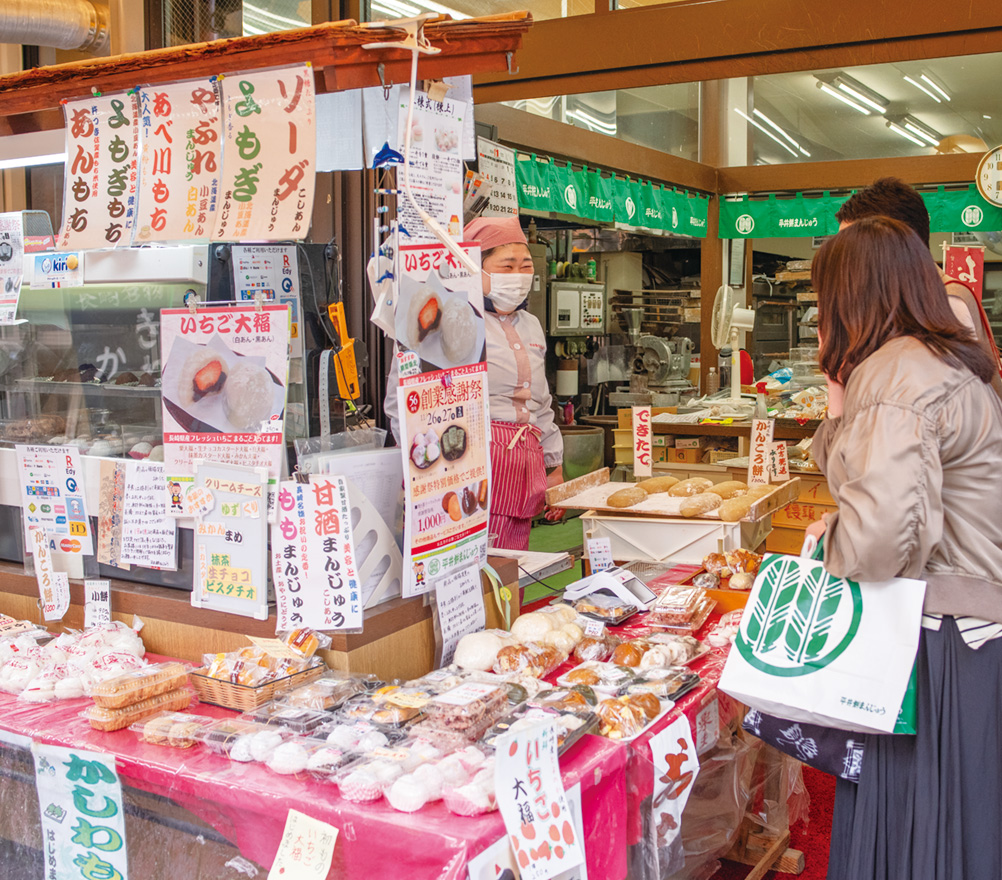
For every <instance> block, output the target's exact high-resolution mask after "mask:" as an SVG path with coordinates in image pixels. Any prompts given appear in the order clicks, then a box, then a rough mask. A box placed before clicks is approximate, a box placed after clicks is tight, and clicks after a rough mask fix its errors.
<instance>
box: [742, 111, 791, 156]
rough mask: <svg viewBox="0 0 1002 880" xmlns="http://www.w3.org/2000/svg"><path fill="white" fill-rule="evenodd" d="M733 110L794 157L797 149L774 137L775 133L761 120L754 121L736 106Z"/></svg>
mask: <svg viewBox="0 0 1002 880" xmlns="http://www.w3.org/2000/svg"><path fill="white" fill-rule="evenodd" d="M734 112H735V113H737V114H738V116H740V117H741V118H742V119H744V120H747V121H748V122H750V123H751V124H752V125H754V126H755V128H757V129H758V130H759V131H760V132H762V133H763V134H764V135H766V136H767V137H771V138H772V139H773V140H774V141H775V142H776V143H777V144H779V145H780V146H781V147H782V148H783V149H784V150H786V152H788V153H789V154H790V155H791V156H794V157H795V156H796V155H797V151H796V150H794V149H793V147H791V146H790V145H789V144H788V143H786V142H785V141H781V140H780V139H779V138H778V137H776V135H774V134H773V133H772V132H771V131H769V129H767V128H766V127H765V126H764V125H762V123H761V122H756V121H755V120H754V119H752V118H751V117H750V116H749V115H748V114H747V113H744V112H742V111H741V110H739V109H738V108H737V107H735V108H734Z"/></svg>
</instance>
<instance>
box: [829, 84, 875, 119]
mask: <svg viewBox="0 0 1002 880" xmlns="http://www.w3.org/2000/svg"><path fill="white" fill-rule="evenodd" d="M835 82H836V83H838V87H839V89H840V90H841V91H843V92H845V93H846V94H847V95H848V96H849V97H850V98H852V99H853V100H854V101H859V103H860V104H865V105H866V106H867V107H871V108H872V109H874V110H876V111H877V112H878V113H883V112H884V107H885V106H886V105H885V104H880V103H879V102H877V101H875V100H873V98H871V97H870V96H869V95H865V94H864V93H863V92H862V91H861V90H860V89H858V88H855V87H853V86H851V85H849V84H848V83H846V82H843V81H842V80H841V79H836V80H835Z"/></svg>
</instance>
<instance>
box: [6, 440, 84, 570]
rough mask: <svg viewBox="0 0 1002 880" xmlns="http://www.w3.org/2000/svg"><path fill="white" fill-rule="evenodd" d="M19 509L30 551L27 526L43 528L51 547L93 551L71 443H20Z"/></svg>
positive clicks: (77, 454)
mask: <svg viewBox="0 0 1002 880" xmlns="http://www.w3.org/2000/svg"><path fill="white" fill-rule="evenodd" d="M16 449H17V464H18V469H19V472H20V474H21V512H22V518H23V519H24V537H25V544H26V546H27V547H28V548H29V550H28V552H29V553H30V552H31V550H30V548H31V546H32V542H31V541H30V540H29V538H30V530H31V529H41V530H42V531H44V532H45V534H46V536H47V537H48V539H49V541H50V545H51V549H54V550H59V551H61V552H63V553H74V554H80V555H82V556H90V555H92V554H93V553H94V544H93V541H92V540H91V528H90V520H89V519H88V518H87V506H86V503H85V501H84V487H83V469H82V467H81V464H80V450H79V449H77V448H76V447H75V446H21V445H18V446H17V447H16Z"/></svg>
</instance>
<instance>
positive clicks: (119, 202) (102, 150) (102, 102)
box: [57, 92, 139, 251]
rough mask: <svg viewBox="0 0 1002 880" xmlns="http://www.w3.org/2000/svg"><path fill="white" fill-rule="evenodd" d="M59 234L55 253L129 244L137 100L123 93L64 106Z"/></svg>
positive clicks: (133, 202)
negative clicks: (64, 138)
mask: <svg viewBox="0 0 1002 880" xmlns="http://www.w3.org/2000/svg"><path fill="white" fill-rule="evenodd" d="M63 115H64V116H65V118H66V168H65V171H64V177H63V229H62V232H61V233H60V235H59V241H58V245H57V250H60V251H66V250H75V249H84V248H107V247H118V246H126V245H129V244H131V243H132V229H133V224H134V222H135V218H136V197H137V191H138V188H139V100H138V98H137V97H136V95H134V94H131V95H130V94H126V93H124V92H122V93H120V94H116V95H107V96H104V97H92V98H83V99H81V100H78V101H67V102H66V103H65V104H64V105H63Z"/></svg>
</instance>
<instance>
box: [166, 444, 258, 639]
mask: <svg viewBox="0 0 1002 880" xmlns="http://www.w3.org/2000/svg"><path fill="white" fill-rule="evenodd" d="M194 480H195V482H194V486H193V488H192V490H191V491H190V492H189V493H188V496H187V497H186V499H185V501H186V513H188V514H189V515H194V516H195V528H194V532H195V579H194V589H193V590H192V593H191V604H192V605H193V606H194V607H196V608H209V609H211V610H213V611H223V612H226V613H228V614H239V615H242V616H244V617H253V618H255V619H257V620H267V618H268V517H267V507H268V500H267V498H268V471H267V469H265V468H252V467H236V466H233V465H225V464H216V463H214V462H212V463H209V462H201V463H199V464H197V465H196V467H195V477H194Z"/></svg>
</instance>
